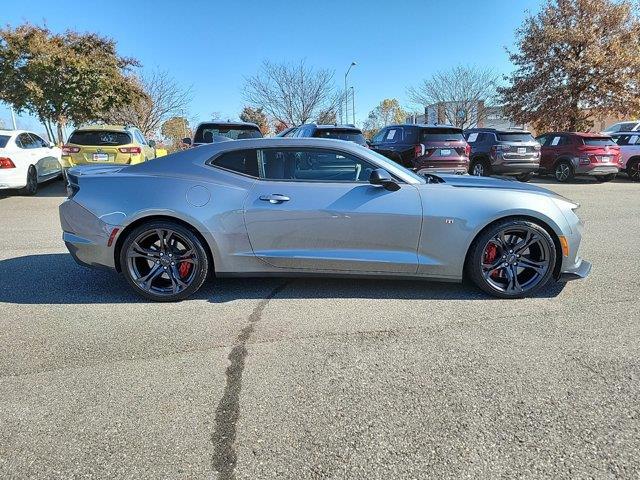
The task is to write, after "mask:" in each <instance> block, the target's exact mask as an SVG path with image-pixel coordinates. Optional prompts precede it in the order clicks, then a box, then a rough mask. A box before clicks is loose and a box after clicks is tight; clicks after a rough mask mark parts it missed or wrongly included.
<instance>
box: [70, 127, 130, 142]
mask: <svg viewBox="0 0 640 480" xmlns="http://www.w3.org/2000/svg"><path fill="white" fill-rule="evenodd" d="M68 143H73V144H75V145H126V144H128V143H131V136H130V135H129V134H128V133H126V132H112V131H108V130H81V131H76V132H73V133H72V134H71V136H70V137H69V142H68Z"/></svg>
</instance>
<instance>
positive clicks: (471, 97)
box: [407, 66, 500, 128]
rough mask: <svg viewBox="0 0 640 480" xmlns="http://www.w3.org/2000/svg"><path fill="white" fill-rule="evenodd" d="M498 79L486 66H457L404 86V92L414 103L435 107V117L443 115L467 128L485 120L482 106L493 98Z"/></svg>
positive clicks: (457, 124) (457, 125)
mask: <svg viewBox="0 0 640 480" xmlns="http://www.w3.org/2000/svg"><path fill="white" fill-rule="evenodd" d="M499 79H500V76H499V75H498V74H497V73H495V72H494V71H493V70H491V69H488V68H477V67H470V66H457V67H454V68H452V69H451V70H448V71H443V72H437V73H435V74H434V75H433V76H432V77H431V78H429V79H428V80H423V81H422V83H420V85H418V86H417V87H410V88H408V89H407V94H408V96H409V99H410V100H411V101H412V102H414V103H417V104H419V105H422V106H424V107H433V108H436V109H437V111H438V118H439V119H440V118H442V117H444V119H445V120H446V121H447V122H448V123H450V124H451V125H455V126H456V127H460V128H469V127H472V126H475V125H478V124H481V123H482V122H483V121H484V120H486V116H487V110H486V109H485V108H484V107H483V106H484V105H485V104H488V103H491V102H492V101H493V100H494V99H495V97H496V89H497V87H498V81H499ZM439 121H440V120H439Z"/></svg>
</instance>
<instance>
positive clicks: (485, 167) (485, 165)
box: [469, 159, 491, 177]
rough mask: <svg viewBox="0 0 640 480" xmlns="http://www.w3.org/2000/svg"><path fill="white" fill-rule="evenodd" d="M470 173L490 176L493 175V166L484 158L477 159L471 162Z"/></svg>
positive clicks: (478, 175)
mask: <svg viewBox="0 0 640 480" xmlns="http://www.w3.org/2000/svg"><path fill="white" fill-rule="evenodd" d="M469 173H470V174H471V175H475V176H477V177H488V176H490V175H491V166H490V165H489V162H487V161H486V160H484V159H477V160H473V161H472V162H471V166H470V167H469Z"/></svg>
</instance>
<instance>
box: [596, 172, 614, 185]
mask: <svg viewBox="0 0 640 480" xmlns="http://www.w3.org/2000/svg"><path fill="white" fill-rule="evenodd" d="M614 178H616V174H615V173H611V174H609V175H596V182H598V183H606V182H610V181H611V180H613V179H614Z"/></svg>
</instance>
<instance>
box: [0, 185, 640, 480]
mask: <svg viewBox="0 0 640 480" xmlns="http://www.w3.org/2000/svg"><path fill="white" fill-rule="evenodd" d="M538 183H548V187H549V188H551V189H553V190H555V191H558V192H559V193H561V194H563V195H565V196H567V197H569V198H572V199H574V200H577V201H578V202H580V203H581V204H582V207H581V209H580V210H579V212H578V213H579V214H580V216H581V217H582V218H583V219H584V220H585V222H586V233H585V238H584V240H583V245H582V255H583V256H584V257H585V258H587V259H589V260H591V261H592V262H593V264H594V268H593V272H592V275H591V276H590V278H588V279H587V280H585V281H582V282H574V283H570V284H567V285H566V287H565V288H564V289H561V288H549V289H547V290H546V291H545V292H543V294H541V295H539V296H538V297H537V298H533V299H526V300H518V301H502V300H495V299H491V298H488V297H487V296H485V295H484V294H481V293H479V292H477V291H476V290H475V289H473V288H471V287H469V286H461V285H447V284H432V283H424V282H419V281H415V282H412V281H373V280H366V281H365V280H331V279H322V280H311V279H304V280H301V279H292V280H282V279H267V280H265V279H255V280H253V279H251V280H221V281H219V282H217V283H216V284H215V285H209V286H207V287H206V288H204V289H203V290H202V291H201V292H200V293H199V294H198V295H197V296H196V298H195V299H193V300H189V301H185V302H182V303H178V304H169V305H167V304H151V303H146V302H144V301H142V300H140V299H139V298H137V297H135V296H133V295H132V294H131V293H130V292H129V288H128V287H127V285H126V284H125V281H124V280H123V279H121V278H120V277H119V276H118V275H116V274H114V273H110V272H105V271H91V270H87V269H84V268H82V267H79V266H77V265H76V264H75V263H74V262H73V261H72V259H71V257H70V256H69V255H68V254H67V253H66V250H65V247H64V245H63V243H62V241H61V231H60V227H59V222H58V213H57V206H58V205H59V204H60V203H61V202H62V200H63V199H64V190H63V188H62V184H61V182H55V183H52V184H50V185H47V186H45V187H43V188H42V190H41V192H40V193H39V194H38V196H36V197H33V198H30V197H18V196H0V229H1V231H2V247H3V248H2V249H1V250H0V478H43V479H44V478H46V479H51V478H171V479H178V478H221V479H230V478H237V479H263V478H265V479H266V478H295V479H320V478H335V479H338V478H367V479H377V478H380V479H395V478H456V479H457V478H467V477H469V478H497V477H503V478H514V477H523V478H543V477H545V478H638V477H639V476H640V454H639V453H638V452H640V326H639V324H640V313H639V310H638V298H639V295H638V293H639V292H640V277H639V273H640V241H639V239H640V201H639V200H640V185H638V184H632V183H631V182H629V181H627V180H626V179H621V180H616V181H614V182H613V183H608V184H595V183H591V182H590V181H578V182H577V183H574V184H570V185H558V184H556V183H554V182H551V181H549V182H546V181H539V182H538ZM216 472H219V474H217V473H216Z"/></svg>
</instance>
